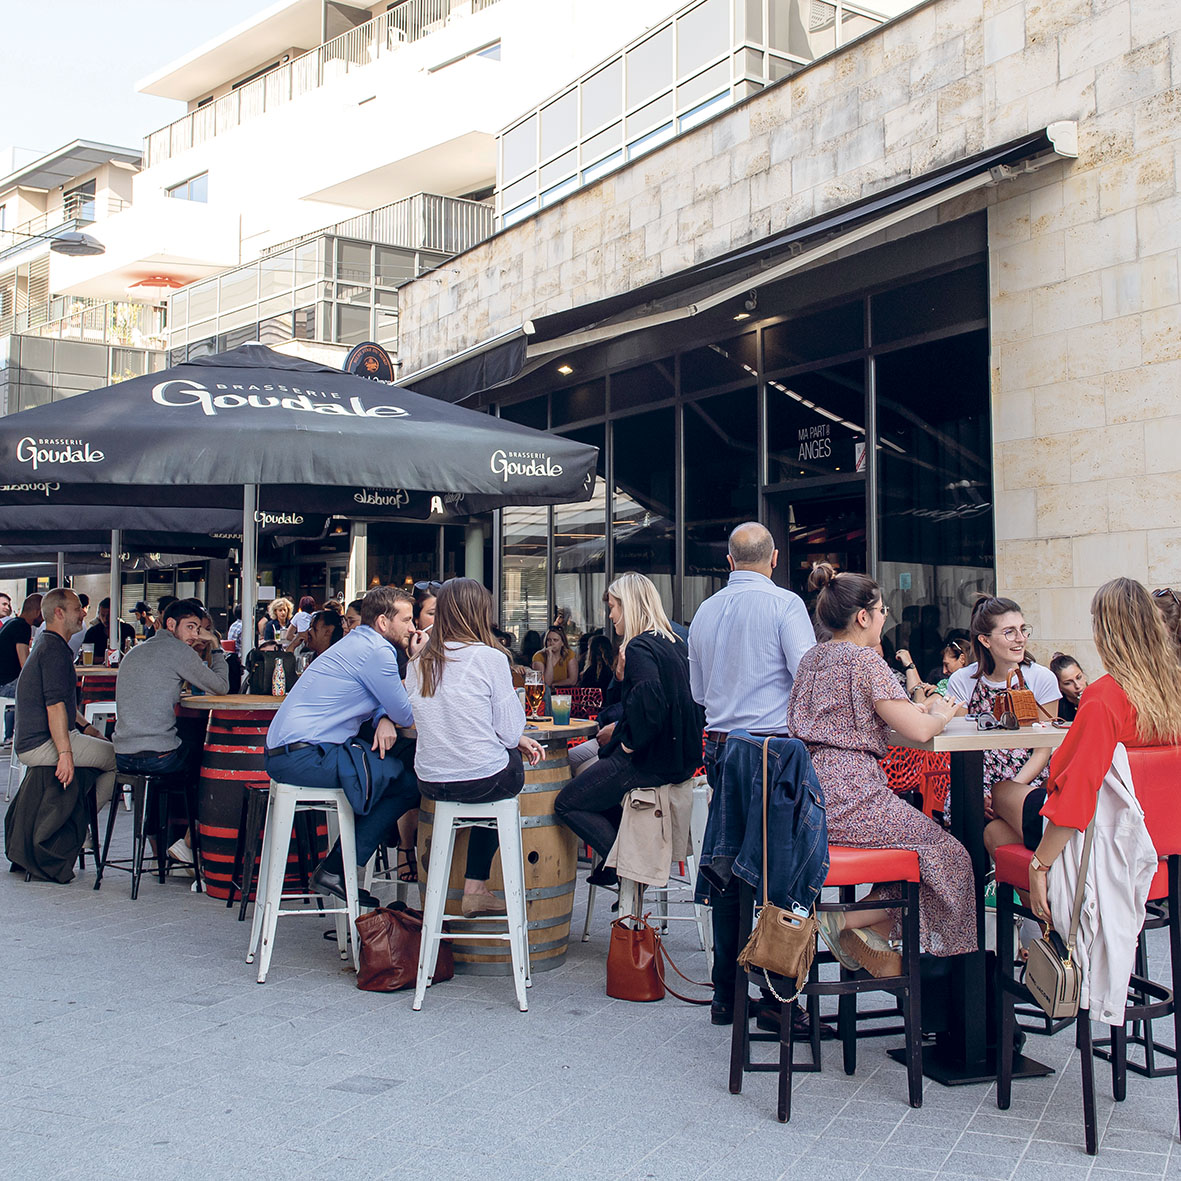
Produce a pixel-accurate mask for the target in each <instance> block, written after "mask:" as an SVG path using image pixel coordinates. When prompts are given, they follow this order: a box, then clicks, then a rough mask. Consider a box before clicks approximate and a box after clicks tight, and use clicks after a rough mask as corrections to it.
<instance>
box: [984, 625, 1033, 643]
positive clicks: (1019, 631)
mask: <svg viewBox="0 0 1181 1181" xmlns="http://www.w3.org/2000/svg"><path fill="white" fill-rule="evenodd" d="M993 634H994V635H995V634H996V633H995V632H994V633H993ZM1000 634H1001V637H1002V638H1003V639H1006V640H1008V641H1009V643H1010V644H1011V643H1012V642H1013V641H1014V640H1015V639H1016V638H1017V637H1018V636H1024V637H1025V639H1027V640H1028V639H1029V637H1030V636H1032V635H1033V628H1032V627H1030V626H1029V624H1028V623H1023V624H1022V625H1021V626H1020V627H1007V628H1005V629H1004V631H1002V632H1001V633H1000Z"/></svg>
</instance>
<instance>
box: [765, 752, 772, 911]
mask: <svg viewBox="0 0 1181 1181" xmlns="http://www.w3.org/2000/svg"><path fill="white" fill-rule="evenodd" d="M770 745H771V739H770V738H764V739H763V905H764V906H767V905H768V902H767V750H768V748H769V747H770Z"/></svg>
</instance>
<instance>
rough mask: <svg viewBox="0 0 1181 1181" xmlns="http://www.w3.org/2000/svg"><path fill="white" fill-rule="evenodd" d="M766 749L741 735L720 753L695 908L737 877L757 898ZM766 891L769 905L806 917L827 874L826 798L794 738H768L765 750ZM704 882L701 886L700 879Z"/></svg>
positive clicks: (732, 738) (736, 734)
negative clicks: (794, 908)
mask: <svg viewBox="0 0 1181 1181" xmlns="http://www.w3.org/2000/svg"><path fill="white" fill-rule="evenodd" d="M763 742H764V740H763V739H762V738H757V737H755V736H754V735H752V734H748V733H747V732H746V731H745V730H736V731H734V732H733V733H731V734H730V735H729V737H728V738H727V740H726V745H725V746H724V747H723V748H722V751H721V752H720V753H721V754H722V758H721V759H720V760H719V766H718V771H719V774H718V775H717V776H716V778H717V780H718V783H717V784H716V785H715V790H714V798H713V801H712V802H711V804H710V809H709V820H708V821H707V823H706V826H705V836H704V838H703V840H702V852H701V876H700V878H699V879H698V883H697V898H698V901H705V896H706V894H707V893H708V886H709V885H710V884H712V885H715V886H718V887H720V888H725V887H726V886H728V885H729V883H730V879H731V878H732V877H738V878H740V879H741V880H742V881H744V882H746V883H748V884H749V885H750V886H752V887H753V888H754V890H755V894H756V898H757V899H758V900H761V897H762V893H761V891H762V882H761V879H762V872H763ZM767 789H768V797H767V840H768V844H769V849H768V853H767V876H768V878H769V879H770V880H769V882H768V884H767V894H768V898H769V900H770V901H771V902H772V903H773V904H774V905H775V906H781V907H785V908H789V907H790V906H791V905H792V903H796V902H798V903H799V904H800V905H801V906H803V907H804V908H805V909H806V910H809V911H810V910H811V909H812V907H813V905H814V904H815V902H816V899H817V896H818V895H819V893H820V889H821V887H822V886H823V885H824V879H825V877H826V876H827V875H828V824H827V819H826V816H825V811H824V791H823V789H822V788H821V786H820V781H819V780H818V779H817V778H816V772H815V771H814V770H813V769H812V760H811V759H810V758H809V757H808V751H807V748H806V747H805V746H804V744H803V743H802V742H800V741H799V739H796V738H772V739H771V740H770V746H769V748H768V751H767ZM703 879H704V880H703Z"/></svg>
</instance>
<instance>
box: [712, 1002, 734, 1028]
mask: <svg viewBox="0 0 1181 1181" xmlns="http://www.w3.org/2000/svg"><path fill="white" fill-rule="evenodd" d="M709 1019H710V1021H711V1023H712V1024H714V1025H733V1024H734V1002H733V1001H719V1000H715V1001H714V1002H713V1003H712V1004H711V1005H710V1007H709Z"/></svg>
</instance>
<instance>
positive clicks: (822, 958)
mask: <svg viewBox="0 0 1181 1181" xmlns="http://www.w3.org/2000/svg"><path fill="white" fill-rule="evenodd" d="M828 858H829V866H828V876H827V877H826V878H825V882H824V884H825V887H836V888H839V890H840V900H839V901H837V902H820V903H818V904H817V908H816V909H817V910H818V911H842V912H845V913H852V912H853V911H858V910H898V911H899V912H900V915H901V918H902V973H901V975H898V976H882V977H875V976H871V975H870V974H869V973H868V972H865V971H856V972H854V971H850V970H849V969H847V968H845V967H843V966H842V967H841V968H840V977H839V978H838V979H837V980H821V979H820V976H819V969H820V967H821V966H823V965H825V964H832V963H837V962H838V961H837V960H836V958H835V957H834V956H833V955H832V953H831V952H829V951H828V950H827V949H826V948H825V947H824V945H823V944H821V946H820V950H819V951H818V952H817V954H816V959H815V960H814V961H813V964H812V971H811V973H810V974H809V977H808V982H807V983H806V984H805V985H804V987H803V989H801V992H800V995H801V996H803V997H806V998H807V1003H808V1013H809V1016H810V1018H811V1025H812V1033H811V1038H810V1042H811V1050H812V1062H811V1063H807V1064H798V1065H797V1064H796V1063H794V1062H793V1060H792V1055H793V1049H794V1047H793V1039H792V1020H791V1018H792V1005H793V1001H792V1000H785V1001H782V1002H781V1004H780V1007H779V1033H777V1034H759V1033H752V1032H751V1030H750V1020H751V1016H752V1014H751V1006H750V1004H749V1001H748V983H754V984H757V985H759V986H760V987H763V988H765V987H766V986H767V985H768V984H770V986H771V987H773V988H774V990H775V992H777V993H778V994H779V995H780V996H781V997H790V996H791V994H792V993H794V992H795V982H794V981H791V980H784V979H781V978H779V977H775V976H771V977H770V979H769V980H767V979H765V978H764V975H763V972H762V971H761V970H752V971H751V972H749V973H746V972H744V971H743V969H742V968H739V969H738V976H737V980H736V981H735V987H734V1033H733V1037H732V1039H731V1044H730V1093H731V1094H733V1095H737V1094H738V1093H739V1092H740V1091H741V1090H742V1076H743V1074H744V1073H755V1072H760V1071H777V1072H778V1075H779V1102H778V1110H777V1114H778V1117H779V1120H780V1122H786V1121H787V1120H789V1119H791V1084H792V1074H793V1073H794V1072H795V1071H799V1070H805V1071H813V1070H819V1069H820V1024H819V998H820V997H822V996H835V997H839V998H840V999H839V1000H838V1006H839V1008H838V1017H837V1033H838V1036H839V1037H840V1039H841V1044H842V1050H843V1057H844V1067H845V1073H846V1074H853V1073H854V1071H855V1070H856V1069H857V1036H858V1030H857V1025H858V1014H857V1007H856V1006H857V997H858V996H859V995H860V994H861V993H866V992H888V993H892V994H893V995H894V996H896V997H897V998H898V1001H899V1007H900V1009H901V1012H902V1024H903V1032H904V1033H905V1036H906V1071H907V1082H908V1091H909V1095H908V1097H909V1101H910V1105H911V1107H921V1106H922V1105H923V1057H922V1053H923V1051H922V1029H921V1024H920V1021H921V1002H922V996H921V985H920V982H919V858H918V854H917V853H915V852H914V851H913V850H911V849H851V848H847V847H844V846H837V845H830V846H829V847H828ZM874 883H876V884H878V885H887V884H891V883H897V884H898V885H900V886H901V887H902V892H901V896H900V897H898V898H890V899H876V900H873V901H870V902H855V901H853V891H854V888H855V887H857V886H865V885H871V884H874ZM753 914H754V891H753V890H751V888H750V887H749V886H746V885H744V886H743V887H742V890H741V894H740V911H739V929H740V930H741V931H749V930H750V929H751V926H752V921H753ZM785 990H786V991H785ZM893 1013H894V1010H890V1014H891V1015H893ZM753 1041H764V1042H766V1041H777V1042H778V1043H779V1058H778V1061H777V1062H752V1061H751V1054H750V1046H751V1042H753Z"/></svg>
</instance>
